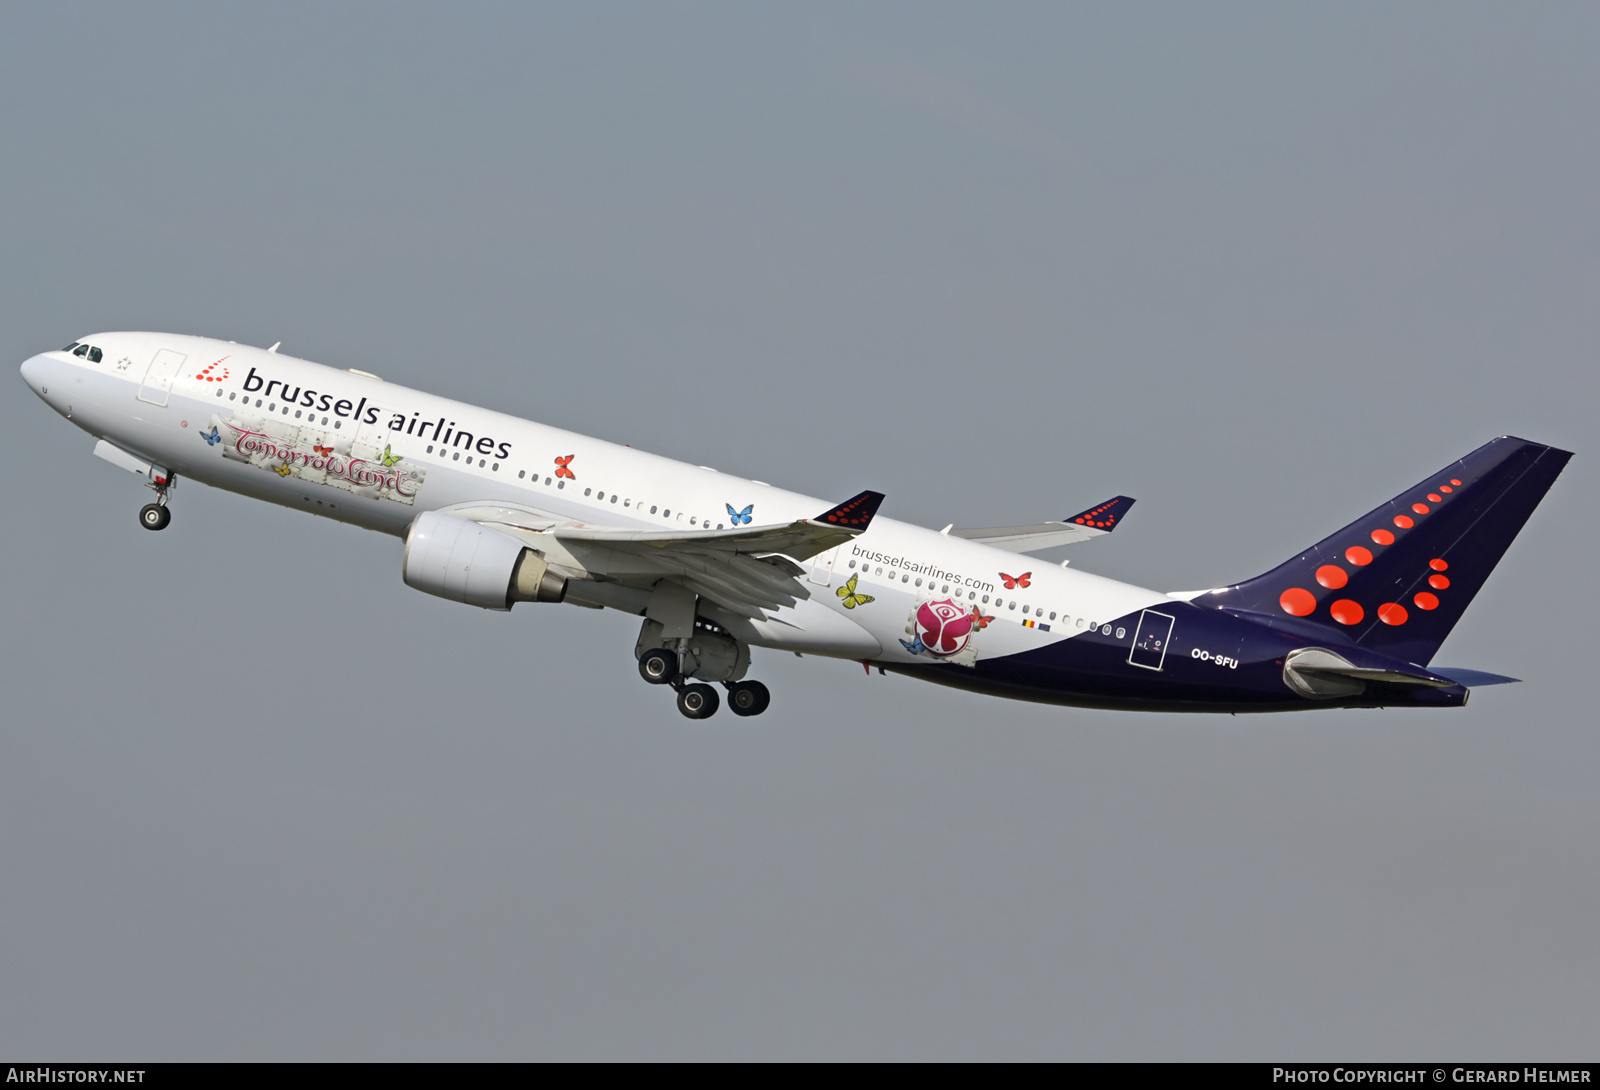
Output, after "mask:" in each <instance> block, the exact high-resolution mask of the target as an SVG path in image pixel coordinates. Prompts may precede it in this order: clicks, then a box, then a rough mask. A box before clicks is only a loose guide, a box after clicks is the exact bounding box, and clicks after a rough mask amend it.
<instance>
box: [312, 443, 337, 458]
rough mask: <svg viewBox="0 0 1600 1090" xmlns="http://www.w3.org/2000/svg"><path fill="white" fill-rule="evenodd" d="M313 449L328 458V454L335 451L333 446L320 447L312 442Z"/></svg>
mask: <svg viewBox="0 0 1600 1090" xmlns="http://www.w3.org/2000/svg"><path fill="white" fill-rule="evenodd" d="M311 449H312V450H314V451H316V452H317V453H318V454H320V455H322V456H323V457H324V458H326V457H327V456H328V455H330V454H332V453H333V448H332V447H319V446H318V445H317V444H315V443H312V444H311Z"/></svg>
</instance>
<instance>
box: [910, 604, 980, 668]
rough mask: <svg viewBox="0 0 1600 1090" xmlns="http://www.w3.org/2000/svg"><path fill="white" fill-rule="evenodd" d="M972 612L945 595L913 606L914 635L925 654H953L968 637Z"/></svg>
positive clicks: (941, 655) (969, 637)
mask: <svg viewBox="0 0 1600 1090" xmlns="http://www.w3.org/2000/svg"><path fill="white" fill-rule="evenodd" d="M972 624H973V621H972V614H970V613H968V612H967V611H966V609H964V608H963V607H961V606H958V605H956V604H955V603H954V602H952V601H951V600H950V599H948V598H945V599H943V600H941V601H938V602H923V603H922V604H921V605H920V606H918V607H917V636H918V638H919V639H921V641H922V645H923V647H924V648H926V650H927V652H928V654H930V655H936V656H938V657H939V658H945V657H947V656H950V655H954V654H955V653H956V652H958V651H960V650H961V649H962V648H963V647H965V646H967V641H968V640H970V639H971V638H972Z"/></svg>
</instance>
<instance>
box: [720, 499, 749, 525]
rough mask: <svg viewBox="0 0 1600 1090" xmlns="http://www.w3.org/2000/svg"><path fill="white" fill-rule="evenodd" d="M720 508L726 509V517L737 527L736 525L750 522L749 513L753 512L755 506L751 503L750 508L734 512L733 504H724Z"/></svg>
mask: <svg viewBox="0 0 1600 1090" xmlns="http://www.w3.org/2000/svg"><path fill="white" fill-rule="evenodd" d="M722 506H724V507H726V508H727V509H728V517H729V518H730V519H732V520H733V524H734V525H735V526H738V525H740V524H742V523H746V522H749V521H750V512H752V511H754V510H755V509H756V505H755V504H753V503H752V504H751V505H750V506H748V507H746V508H745V509H744V510H743V511H735V510H734V509H733V504H731V503H725V504H723V505H722Z"/></svg>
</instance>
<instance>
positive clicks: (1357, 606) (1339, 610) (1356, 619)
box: [1328, 598, 1367, 624]
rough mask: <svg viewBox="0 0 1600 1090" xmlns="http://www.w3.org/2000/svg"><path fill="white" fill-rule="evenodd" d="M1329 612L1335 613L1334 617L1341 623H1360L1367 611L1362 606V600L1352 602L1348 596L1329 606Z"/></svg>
mask: <svg viewBox="0 0 1600 1090" xmlns="http://www.w3.org/2000/svg"><path fill="white" fill-rule="evenodd" d="M1328 612H1329V613H1331V614H1333V619H1334V620H1336V621H1338V622H1339V623H1340V624H1359V623H1361V618H1363V617H1365V616H1366V615H1367V611H1366V610H1364V609H1362V608H1361V603H1360V602H1352V601H1351V600H1350V599H1348V598H1340V599H1339V600H1338V601H1337V602H1335V603H1333V605H1331V606H1329V607H1328Z"/></svg>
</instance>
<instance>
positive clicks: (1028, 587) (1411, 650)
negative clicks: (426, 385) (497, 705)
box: [22, 333, 1571, 719]
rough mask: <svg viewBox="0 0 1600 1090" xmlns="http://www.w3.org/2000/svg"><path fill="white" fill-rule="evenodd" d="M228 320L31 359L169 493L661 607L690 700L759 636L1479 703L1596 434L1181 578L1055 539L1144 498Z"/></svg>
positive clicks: (956, 658) (1008, 665) (424, 586)
mask: <svg viewBox="0 0 1600 1090" xmlns="http://www.w3.org/2000/svg"><path fill="white" fill-rule="evenodd" d="M278 348H279V345H276V344H275V345H273V346H272V347H270V348H265V349H262V348H255V347H248V346H245V345H240V344H235V343H233V342H232V341H221V340H213V339H210V338H205V337H195V336H181V335H173V334H165V333H101V334H95V335H92V336H88V337H85V338H83V339H81V340H76V341H73V342H72V343H71V344H69V345H67V347H66V348H64V349H62V350H60V351H57V352H43V353H40V354H38V355H35V356H33V357H31V358H30V359H28V360H27V361H26V362H24V363H23V364H22V377H23V379H24V380H25V381H26V382H27V384H28V385H29V386H30V387H31V388H32V389H33V390H34V392H35V393H37V394H38V396H39V397H40V398H41V399H43V400H44V402H45V403H46V404H48V405H49V406H50V407H51V408H53V409H55V410H56V412H58V413H60V414H61V415H62V416H64V417H66V418H67V419H68V420H69V421H71V422H72V423H73V424H75V425H77V426H78V427H79V428H81V429H82V430H84V431H85V432H88V433H89V435H91V436H92V437H94V439H95V440H96V442H95V444H94V448H93V450H94V453H95V454H96V455H98V456H99V457H100V458H101V459H103V460H104V461H106V462H108V463H109V464H111V465H113V466H116V467H117V468H119V469H121V470H123V471H124V472H127V473H129V474H131V475H133V476H134V477H135V478H137V479H138V480H139V481H140V482H142V483H143V484H144V485H145V486H147V487H149V488H150V489H152V490H153V491H154V493H155V498H154V501H153V502H151V503H147V504H146V505H144V507H143V508H142V509H141V510H140V512H139V523H140V525H141V526H143V527H144V528H146V529H148V530H163V529H165V528H166V527H167V526H168V524H169V523H170V522H171V519H172V506H173V505H172V499H173V496H174V494H175V492H176V491H177V487H178V484H179V482H180V481H199V482H201V483H204V484H208V485H211V486H212V487H214V488H223V489H227V490H229V491H232V492H237V493H240V494H242V495H245V496H251V497H254V498H256V499H260V500H266V501H267V502H269V503H275V504H278V505H279V506H281V507H290V508H295V509H297V510H301V511H304V512H307V513H309V514H312V515H318V516H321V517H324V518H329V519H335V520H338V521H340V522H346V523H350V524H353V525H356V526H362V527H366V528H368V529H371V530H378V531H381V532H383V533H385V534H390V535H392V536H394V537H396V538H398V539H400V540H401V541H402V542H403V543H404V547H403V550H402V551H401V555H400V576H401V578H402V579H403V580H404V581H405V582H406V584H407V585H409V586H411V587H414V588H415V589H417V590H420V591H423V592H425V593H427V594H433V595H437V596H439V597H441V598H447V599H449V600H450V601H453V602H459V603H461V604H463V605H467V606H474V607H477V608H479V609H492V610H509V609H511V608H512V606H514V605H516V604H518V603H530V604H535V605H540V604H542V605H545V606H556V605H558V604H564V605H568V606H578V607H582V608H586V609H613V610H617V611H619V612H622V613H626V614H629V615H631V616H633V617H636V618H639V619H640V626H639V633H638V637H637V639H636V640H635V643H634V656H635V658H636V659H637V660H638V669H639V674H640V676H641V677H642V678H643V679H644V681H646V682H648V683H650V684H653V685H659V686H663V687H665V688H667V689H670V690H672V691H673V692H675V693H676V698H677V705H678V710H679V711H680V712H681V713H682V714H683V715H685V716H687V717H689V718H690V719H704V718H707V717H708V716H710V715H712V714H714V713H715V712H716V711H717V709H718V707H719V706H720V704H721V702H722V697H721V696H720V695H719V693H718V692H717V689H716V687H715V686H716V685H718V684H720V685H721V686H722V688H723V690H724V691H725V692H726V694H727V703H728V707H729V709H730V710H731V711H732V712H733V713H734V714H736V715H740V716H750V715H759V714H761V713H762V712H763V711H765V710H766V709H767V706H768V704H769V702H770V699H771V697H770V693H769V691H768V689H767V687H766V686H765V685H763V684H762V683H761V682H760V681H757V680H755V679H753V678H751V677H749V676H748V675H749V671H750V664H751V656H750V649H751V648H752V647H763V648H771V649H774V650H779V651H789V652H795V653H798V654H800V655H802V656H804V655H816V656H823V657H831V658H838V659H848V660H852V661H856V662H860V663H862V664H863V665H864V666H865V668H866V670H867V672H868V673H869V674H870V672H871V671H872V669H874V668H876V669H877V670H879V672H880V673H896V674H902V675H907V676H911V677H916V678H921V679H923V680H925V681H931V682H936V683H938V684H940V685H946V686H950V687H953V688H957V689H965V690H969V691H973V692H978V693H985V694H990V695H994V696H1001V697H1009V698H1013V699H1019V700H1030V701H1037V702H1042V703H1048V704H1058V705H1069V706H1078V707H1091V708H1110V709H1126V710H1144V711H1184V712H1235V713H1237V712H1267V711H1294V710H1305V709H1314V708H1336V707H1337V708H1375V707H1458V706H1461V705H1464V704H1465V703H1466V702H1467V697H1468V692H1469V689H1470V687H1472V686H1479V685H1486V684H1495V683H1499V682H1506V681H1513V680H1515V679H1514V678H1507V677H1503V676H1500V675H1497V674H1492V673H1487V672H1484V671H1477V670H1464V669H1449V668H1437V669H1435V668H1432V667H1430V665H1429V664H1430V662H1431V660H1432V659H1433V657H1434V655H1435V653H1436V652H1437V651H1438V649H1439V646H1440V645H1441V644H1442V643H1443V642H1444V639H1445V637H1446V636H1447V635H1448V634H1449V632H1450V630H1451V629H1452V628H1453V627H1454V626H1455V624H1456V622H1457V621H1458V620H1460V618H1461V615H1462V613H1463V612H1464V611H1465V610H1466V607H1467V605H1468V604H1469V603H1470V602H1471V601H1472V599H1473V596H1474V595H1475V594H1476V593H1477V592H1478V589H1479V588H1480V587H1482V586H1483V584H1484V581H1485V580H1486V579H1487V578H1488V576H1489V573H1490V571H1491V570H1492V569H1493V568H1494V566H1495V564H1496V563H1498V562H1499V560H1500V558H1501V556H1502V555H1504V553H1505V551H1506V549H1507V547H1508V546H1509V545H1510V544H1511V541H1512V539H1513V538H1514V537H1516V535H1517V533H1518V532H1519V531H1520V530H1521V528H1522V526H1523V524H1524V523H1525V522H1526V521H1527V520H1528V517H1529V516H1530V515H1531V514H1532V512H1533V509H1534V508H1535V507H1536V506H1537V505H1538V503H1539V501H1540V500H1541V499H1542V498H1543V497H1544V495H1545V493H1546V492H1547V491H1548V490H1549V488H1550V486H1551V485H1552V484H1553V483H1554V481H1555V479H1556V477H1557V476H1558V475H1559V474H1560V472H1561V470H1562V468H1563V467H1564V466H1565V465H1566V463H1567V460H1568V459H1569V458H1570V457H1571V453H1570V452H1568V451H1564V450H1559V449H1556V448H1554V447H1550V446H1545V445H1542V444H1540V443H1534V442H1530V441H1528V440H1526V439H1518V438H1515V437H1512V436H1501V437H1500V438H1497V439H1493V440H1491V441H1490V442H1488V443H1486V444H1484V445H1483V446H1481V447H1479V448H1478V449H1476V450H1474V451H1472V452H1471V453H1470V454H1467V455H1465V456H1464V457H1462V458H1460V459H1459V460H1457V461H1454V462H1451V463H1450V464H1449V465H1447V466H1445V467H1444V468H1443V469H1441V470H1439V471H1438V472H1437V473H1433V474H1430V475H1429V476H1427V477H1425V478H1423V479H1422V480H1421V481H1420V482H1418V483H1417V484H1416V485H1414V486H1413V487H1411V488H1408V489H1406V490H1405V491H1404V492H1401V493H1400V494H1399V495H1397V496H1395V497H1394V498H1393V499H1391V500H1389V501H1387V502H1385V503H1383V504H1380V505H1379V506H1378V507H1376V508H1374V509H1373V510H1372V511H1370V512H1368V513H1367V514H1365V515H1363V516H1361V517H1360V518H1358V519H1356V520H1355V521H1353V522H1351V523H1350V524H1349V525H1347V526H1345V527H1344V528H1343V529H1340V530H1338V531H1336V532H1334V533H1333V534H1331V535H1329V536H1328V537H1326V538H1324V539H1323V540H1321V541H1319V542H1317V543H1315V544H1313V545H1311V546H1309V547H1307V548H1305V549H1302V550H1300V551H1298V552H1297V553H1295V555H1294V556H1292V557H1291V558H1290V559H1288V560H1286V561H1285V562H1284V563H1282V564H1280V565H1278V566H1277V567H1275V568H1273V569H1272V570H1271V571H1268V572H1266V573H1264V574H1262V575H1258V576H1256V577H1255V578H1253V579H1247V580H1245V581H1243V582H1240V583H1233V584H1229V585H1226V586H1219V587H1215V588H1212V589H1206V590H1200V591H1185V592H1174V593H1164V592H1160V591H1154V590H1146V589H1144V588H1142V587H1137V586H1133V585H1131V584H1128V583H1122V582H1118V581H1116V580H1113V579H1107V578H1103V577H1101V576H1097V575H1093V574H1091V573H1089V572H1085V571H1082V570H1080V569H1078V568H1075V567H1072V566H1070V565H1069V564H1067V563H1066V562H1062V563H1061V564H1055V563H1045V562H1040V561H1036V560H1035V559H1032V556H1031V554H1033V553H1036V552H1039V551H1041V550H1045V549H1050V548H1055V547H1058V546H1063V545H1070V544H1073V543H1077V542H1083V541H1087V540H1090V539H1092V538H1096V537H1103V536H1105V535H1107V534H1110V533H1111V532H1113V531H1114V530H1115V529H1116V528H1117V526H1119V525H1120V524H1121V523H1122V521H1123V520H1124V519H1125V518H1126V517H1127V515H1128V511H1129V509H1130V508H1131V507H1132V505H1133V500H1131V499H1129V498H1128V497H1126V496H1115V497H1113V498H1111V499H1109V500H1106V501H1105V502H1103V503H1098V504H1095V505H1093V506H1090V507H1088V508H1086V509H1085V510H1083V511H1081V512H1078V513H1077V514H1073V515H1070V516H1067V517H1066V518H1059V519H1051V520H1047V521H1044V522H1037V523H1028V524H1019V525H1014V526H993V527H978V528H957V527H955V526H946V527H944V528H943V529H941V530H933V529H926V528H923V527H919V526H913V525H909V524H907V523H903V522H896V521H894V520H892V519H889V518H886V517H879V516H878V509H879V506H880V505H881V504H882V502H883V499H884V497H883V495H882V494H881V493H878V492H873V491H863V492H861V493H859V494H857V495H855V496H851V497H849V498H847V499H844V500H843V501H841V502H832V501H829V500H823V499H818V498H814V497H811V496H806V495H802V494H800V493H797V492H791V491H788V490H786V489H783V488H778V487H775V486H773V485H770V484H766V483H764V482H761V481H755V480H749V479H746V478H743V477H738V476H734V475H732V474H729V473H723V472H720V471H718V470H716V469H712V468H710V467H708V466H695V465H688V464H685V463H682V462H677V461H673V460H671V459H668V458H664V457H660V456H658V455H654V454H649V453H646V452H645V451H641V450H635V449H633V448H631V447H626V446H618V445H617V444H614V443H608V442H603V441H601V440H599V439H592V438H589V437H587V436H584V435H579V434H576V433H574V432H569V431H563V430H561V429H560V428H556V427H551V426H548V425H545V424H537V423H533V422H530V421H527V420H522V419H519V418H517V417H514V416H509V415H507V414H504V413H499V412H495V411H493V410H490V409H482V408H478V407H476V406H473V405H469V404H465V403H463V402H459V401H452V400H449V399H447V398H443V397H437V396H434V395H432V394H427V393H423V392H421V391H418V390H412V389H408V388H406V387H404V386H400V385H397V384H395V383H391V382H386V381H384V380H383V379H382V378H380V377H379V376H377V375H374V374H370V373H368V372H365V371H360V370H356V369H355V368H345V369H342V370H341V369H336V368H333V367H326V366H323V365H321V364H316V363H312V362H310V361H307V360H302V359H295V358H292V357H290V356H288V355H285V354H280V353H279V352H278Z"/></svg>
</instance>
